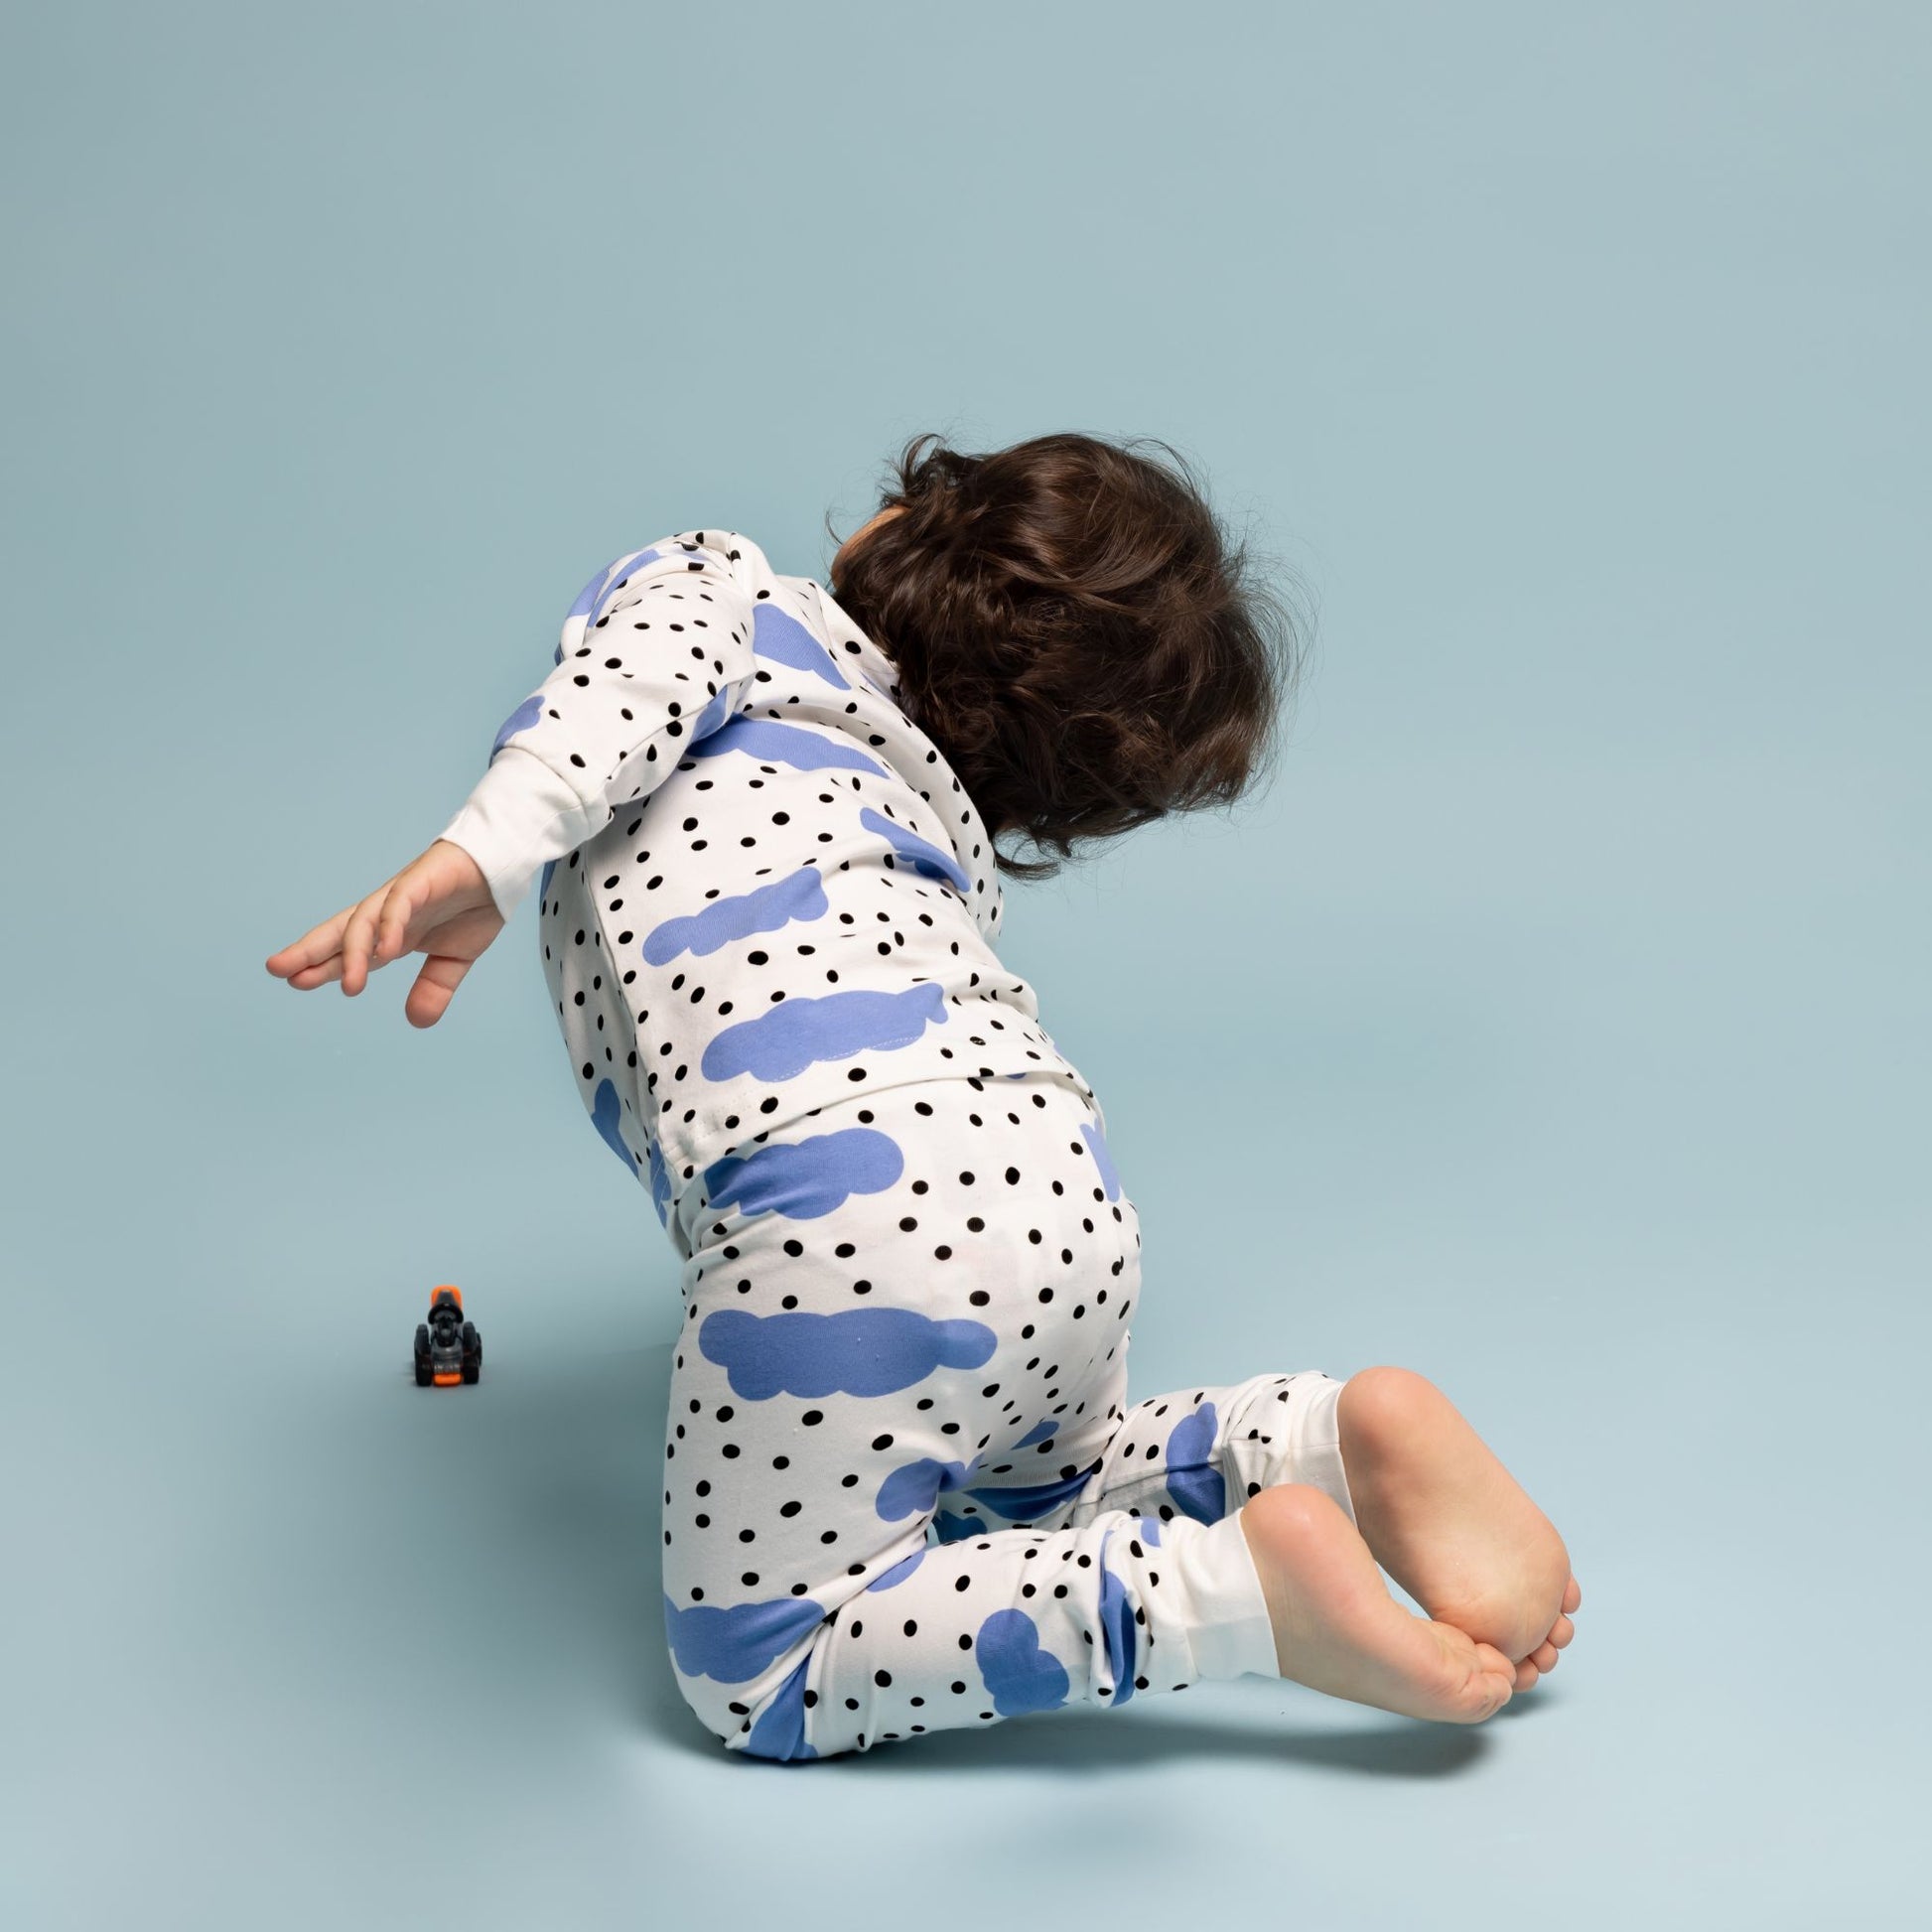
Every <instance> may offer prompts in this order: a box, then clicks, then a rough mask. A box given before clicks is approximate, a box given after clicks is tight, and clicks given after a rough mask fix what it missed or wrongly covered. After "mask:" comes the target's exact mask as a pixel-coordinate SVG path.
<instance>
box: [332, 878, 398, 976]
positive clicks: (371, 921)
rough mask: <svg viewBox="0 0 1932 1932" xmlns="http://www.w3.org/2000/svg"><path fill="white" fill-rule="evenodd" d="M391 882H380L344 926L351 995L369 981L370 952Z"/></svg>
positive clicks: (347, 971) (344, 950)
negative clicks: (388, 884)
mask: <svg viewBox="0 0 1932 1932" xmlns="http://www.w3.org/2000/svg"><path fill="white" fill-rule="evenodd" d="M387 897H389V888H388V886H386V885H384V886H378V887H377V888H376V889H375V891H374V892H372V893H371V894H370V895H369V896H368V897H367V898H365V899H364V900H363V901H362V902H361V904H360V905H358V906H357V907H356V908H355V910H354V911H353V912H351V913H350V914H349V915H348V924H347V925H345V927H344V928H343V991H344V992H345V993H346V994H347V995H348V996H349V997H350V998H351V999H352V998H353V997H354V996H355V995H356V994H357V993H359V992H361V990H362V989H363V988H364V987H365V986H367V985H368V983H369V953H370V951H371V949H372V948H373V946H374V943H375V927H376V921H377V919H378V918H379V917H380V916H381V913H382V904H383V901H384V900H385V899H386V898H387Z"/></svg>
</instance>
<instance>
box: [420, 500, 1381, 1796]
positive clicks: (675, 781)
mask: <svg viewBox="0 0 1932 1932" xmlns="http://www.w3.org/2000/svg"><path fill="white" fill-rule="evenodd" d="M896 688H897V685H896V676H895V672H894V669H893V666H892V664H891V662H890V660H889V659H887V658H886V657H885V656H884V654H883V653H882V652H881V651H880V650H879V649H878V648H877V646H876V645H874V644H873V643H872V641H871V640H870V639H868V638H866V637H865V636H864V635H863V634H862V633H861V632H859V631H858V629H857V627H856V626H854V625H853V624H852V623H851V621H850V620H849V619H847V618H846V617H845V615H844V613H843V612H841V611H840V610H839V608H838V606H837V604H836V603H835V602H834V600H833V599H832V598H831V597H830V595H829V594H828V593H827V592H825V591H823V590H822V589H821V588H820V587H819V586H818V585H817V584H815V583H813V582H811V581H810V580H805V579H797V578H787V577H780V576H778V575H776V574H775V573H774V572H773V571H772V570H771V568H770V565H769V563H768V562H767V561H766V559H765V558H764V556H763V553H762V552H761V551H760V550H759V548H758V546H756V545H755V544H752V543H751V542H750V541H749V540H748V539H746V538H744V537H743V536H741V535H740V534H738V533H736V532H732V531H721V530H693V531H686V532H682V533H679V534H678V535H677V536H674V537H669V538H663V539H660V540H658V541H657V542H656V543H655V544H653V545H651V546H649V547H648V550H647V552H645V553H642V554H639V555H637V556H634V557H632V558H629V559H621V560H620V561H619V563H618V564H616V565H613V566H611V567H610V568H609V569H608V570H607V571H605V572H603V573H600V575H599V577H597V578H595V579H593V580H592V583H591V584H590V585H589V586H587V587H586V590H585V593H584V595H583V597H581V598H580V599H579V601H578V606H577V607H576V608H575V609H574V610H573V612H572V615H571V618H570V620H569V621H567V622H566V624H565V627H564V635H563V640H562V644H561V645H560V648H559V651H558V661H557V663H556V666H555V668H554V669H553V671H552V673H551V674H550V676H549V677H548V678H547V679H546V680H545V682H544V684H543V686H542V687H541V689H540V690H539V691H538V692H536V693H535V694H533V696H532V697H531V698H530V699H529V700H527V701H526V702H525V704H524V705H523V706H522V707H520V708H519V710H518V711H517V712H516V713H515V714H513V715H512V717H511V718H510V719H509V720H508V721H506V724H505V729H504V732H503V733H502V734H499V740H498V746H497V748H496V750H495V752H494V754H493V759H492V763H491V765H490V767H489V770H488V772H487V773H486V774H485V778H484V780H483V782H482V783H480V785H479V786H478V789H477V791H476V792H475V793H473V795H472V800H471V802H470V804H469V805H467V806H466V808H465V811H464V813H462V814H459V816H458V818H457V820H456V821H454V822H453V824H452V827H451V828H450V830H449V831H448V832H446V834H445V836H448V837H452V838H453V839H454V840H455V842H456V843H459V844H463V845H465V846H466V848H467V849H469V850H471V851H472V852H473V853H474V854H475V855H476V856H477V858H478V863H479V864H480V865H481V866H482V867H483V871H484V874H485V876H486V877H487V878H488V879H489V881H490V885H491V890H492V892H493V893H495V894H496V895H497V896H498V900H499V904H505V905H513V903H514V902H515V900H516V898H517V897H518V896H519V892H520V886H519V882H521V885H522V886H527V884H528V883H529V881H530V880H531V879H532V878H533V877H535V876H536V874H537V872H538V871H539V870H540V871H541V874H542V877H541V883H540V888H539V891H538V895H537V898H538V939H539V941H540V944H541V948H542V956H543V966H544V973H545V979H546V984H547V986H548V988H549V992H550V996H551V999H552V1002H553V1005H554V1008H555V1011H556V1014H557V1018H558V1022H559V1025H560V1028H561V1030H562V1033H563V1035H564V1040H565V1046H566V1050H567V1052H568V1055H569V1060H570V1065H571V1067H572V1069H573V1074H574V1077H575V1079H576V1080H577V1083H578V1091H579V1095H580V1097H581V1099H582V1101H583V1103H584V1106H585V1109H586V1111H587V1113H588V1114H589V1115H590V1118H591V1120H592V1122H593V1124H594V1125H595V1127H596V1129H597V1131H598V1132H599V1134H600V1135H601V1136H602V1138H603V1139H604V1141H605V1143H606V1144H607V1146H608V1147H609V1148H610V1149H611V1151H612V1152H613V1153H614V1154H615V1155H616V1156H617V1157H618V1159H619V1160H620V1161H621V1163H622V1164H623V1166H624V1168H625V1171H626V1172H627V1173H630V1174H631V1175H632V1176H633V1177H634V1178H636V1179H637V1180H638V1181H639V1182H640V1183H642V1184H643V1185H644V1186H645V1187H646V1188H647V1189H648V1195H649V1198H650V1200H651V1202H652V1205H653V1206H654V1208H655V1210H656V1213H657V1215H658V1217H659V1219H660V1221H661V1222H662V1223H663V1225H664V1227H665V1229H666V1232H667V1234H668V1236H669V1238H670V1240H671V1242H672V1244H673V1247H674V1248H675V1250H676V1251H677V1253H678V1254H679V1256H680V1257H681V1259H682V1262H683V1270H682V1293H683V1300H684V1308H683V1325H682V1328H681V1332H680V1339H679V1343H678V1346H677V1350H676V1363H675V1370H674V1375H673V1383H672V1396H671V1406H670V1414H669V1416H668V1417H667V1419H666V1428H665V1439H664V1540H663V1550H662V1556H663V1588H664V1608H665V1619H666V1634H667V1637H668V1638H669V1641H670V1646H671V1651H672V1656H673V1659H674V1662H675V1664H676V1667H677V1676H678V1682H679V1685H680V1688H681V1689H682V1690H683V1692H684V1695H685V1697H686V1699H687V1700H688V1702H689V1703H690V1704H691V1706H692V1708H693V1710H694V1711H695V1712H696V1713H697V1714H698V1716H699V1717H700V1719H701V1720H702V1721H703V1722H704V1723H705V1724H706V1725H709V1726H710V1728H711V1729H712V1730H713V1731H714V1733H715V1734H716V1735H717V1736H718V1737H719V1738H720V1739H721V1740H723V1741H724V1742H725V1743H726V1744H727V1746H728V1747H730V1748H733V1749H737V1750H744V1751H748V1752H750V1753H752V1754H754V1755H759V1756H764V1757H771V1758H779V1759H784V1760H788V1761H801V1760H805V1759H809V1758H812V1757H823V1756H831V1755H837V1754H839V1753H843V1752H847V1751H854V1750H861V1751H863V1750H868V1749H871V1748H872V1747H873V1746H874V1745H876V1744H881V1743H889V1742H896V1741H898V1740H900V1739H904V1738H909V1737H912V1736H916V1735H919V1734H921V1733H923V1732H925V1731H929V1730H935V1729H941V1728H955V1727H961V1726H967V1727H971V1726H977V1725H988V1724H994V1723H998V1722H1001V1721H1003V1720H1004V1719H1006V1718H1009V1717H1014V1716H1021V1715H1028V1714H1032V1713H1038V1712H1045V1711H1050V1710H1057V1709H1061V1708H1064V1707H1066V1706H1068V1705H1073V1704H1080V1703H1086V1704H1090V1705H1099V1706H1102V1707H1106V1708H1117V1707H1118V1706H1120V1705H1122V1704H1125V1703H1127V1702H1129V1701H1131V1699H1132V1698H1133V1697H1134V1696H1135V1695H1137V1694H1140V1693H1143V1692H1148V1691H1169V1690H1175V1689H1180V1688H1184V1687H1185V1686H1186V1685H1187V1684H1189V1683H1192V1682H1195V1681H1197V1680H1198V1679H1199V1678H1201V1677H1203V1676H1214V1675H1233V1674H1239V1672H1240V1671H1242V1670H1244V1669H1259V1670H1268V1671H1272V1669H1273V1656H1272V1642H1271V1639H1270V1638H1269V1635H1268V1632H1267V1628H1266V1615H1265V1606H1263V1605H1261V1603H1260V1599H1259V1587H1258V1585H1257V1583H1256V1581H1255V1578H1254V1574H1253V1569H1252V1563H1251V1562H1250V1561H1249V1560H1248V1559H1247V1557H1246V1554H1245V1545H1243V1544H1242V1542H1241V1540H1240V1532H1239V1525H1238V1523H1237V1522H1236V1521H1235V1519H1234V1515H1233V1512H1235V1511H1236V1510H1238V1508H1239V1506H1240V1504H1241V1503H1242V1502H1243V1501H1245V1499H1246V1497H1247V1495H1248V1494H1250V1493H1252V1492H1253V1488H1254V1487H1255V1486H1258V1485H1260V1484H1262V1483H1265V1482H1269V1481H1284V1480H1326V1481H1328V1482H1329V1483H1330V1485H1331V1486H1332V1485H1333V1484H1334V1483H1335V1482H1336V1481H1337V1480H1338V1477H1337V1475H1336V1471H1338V1466H1339V1465H1338V1460H1336V1461H1334V1462H1333V1467H1332V1468H1330V1467H1328V1466H1327V1465H1326V1464H1322V1463H1321V1456H1320V1453H1319V1444H1318V1440H1317V1439H1318V1433H1319V1432H1318V1426H1317V1425H1311V1424H1310V1423H1309V1422H1308V1420H1307V1419H1308V1418H1309V1417H1316V1418H1317V1419H1318V1416H1319V1414H1320V1413H1322V1410H1321V1402H1322V1391H1324V1390H1326V1391H1330V1392H1331V1391H1332V1390H1333V1388H1334V1387H1335V1386H1336V1385H1335V1384H1333V1383H1332V1382H1330V1381H1329V1379H1328V1378H1326V1377H1323V1376H1319V1375H1314V1374H1308V1375H1303V1376H1258V1377H1255V1378H1252V1379H1251V1380H1250V1381H1249V1382H1246V1383H1241V1384H1238V1385H1234V1386H1233V1387H1231V1388H1209V1389H1199V1390H1193V1391H1187V1392H1182V1393H1180V1394H1177V1395H1172V1396H1164V1397H1158V1398H1155V1399H1154V1400H1153V1401H1151V1402H1146V1403H1140V1404H1135V1405H1131V1406H1130V1405H1128V1403H1127V1401H1126V1373H1127V1368H1126V1361H1127V1348H1128V1338H1129V1327H1130V1322H1131V1319H1132V1315H1133V1312H1134V1309H1135V1305H1136V1301H1137V1297H1138V1294H1139V1283H1140V1245H1141V1244H1140V1229H1139V1222H1138V1218H1137V1216H1136V1214H1135V1211H1134V1204H1133V1202H1132V1200H1131V1198H1130V1197H1129V1196H1128V1194H1127V1193H1126V1192H1125V1190H1124V1189H1123V1187H1122V1185H1121V1181H1120V1177H1119V1174H1118V1173H1117V1172H1116V1171H1115V1168H1114V1165H1113V1161H1112V1159H1111V1156H1110V1154H1109V1152H1108V1149H1107V1144H1106V1135H1105V1121H1104V1117H1103V1116H1102V1114H1101V1111H1100V1109H1099V1106H1098V1103H1097V1101H1096V1100H1095V1098H1094V1095H1093V1092H1092V1089H1091V1088H1090V1087H1089V1086H1088V1085H1087V1083H1086V1082H1085V1080H1084V1079H1083V1078H1082V1077H1081V1076H1080V1074H1079V1072H1078V1071H1077V1069H1075V1068H1074V1067H1073V1066H1072V1065H1071V1064H1070V1063H1069V1062H1068V1061H1067V1060H1066V1059H1065V1058H1064V1057H1063V1056H1062V1055H1061V1054H1060V1052H1059V1051H1058V1049H1057V1047H1056V1046H1055V1045H1054V1043H1053V1041H1052V1039H1051V1038H1050V1036H1049V1035H1047V1033H1046V1032H1045V1030H1044V1029H1043V1028H1042V1027H1041V1026H1040V1024H1039V1019H1038V1008H1037V1004H1036V1002H1035V997H1034V994H1033V990H1032V988H1031V987H1030V986H1029V985H1028V984H1027V982H1026V981H1025V980H1024V979H1022V978H1020V977H1019V976H1018V975H1015V974H1012V973H1009V972H1008V971H1006V969H1005V968H1004V967H1003V966H1002V965H1001V963H1000V961H999V959H998V957H997V955H996V953H995V951H994V950H993V944H994V941H995V939H996V938H997V936H998V933H999V929H1000V925H1001V921H1002V913H1003V907H1002V902H1001V897H1000V892H999V886H998V876H997V874H996V872H995V870H994V867H993V864H992V856H993V855H992V848H991V841H990V840H989V839H988V837H987V835H986V829H985V826H984V823H983V822H982V820H981V819H980V817H979V814H978V812H977V811H976V809H975V807H974V805H973V803H972V800H971V799H970V798H969V797H968V796H967V795H966V793H965V792H964V790H963V789H962V787H961V786H960V784H959V781H958V779H957V777H956V776H955V775H954V774H953V772H952V771H951V770H950V768H949V767H948V766H947V765H946V763H945V761H944V759H942V758H941V757H940V755H939V753H938V751H937V749H936V748H935V747H934V746H933V745H932V743H931V742H930V740H928V739H927V738H926V737H925V735H924V734H923V733H921V732H920V731H918V729H917V728H916V727H915V726H914V725H913V724H912V723H911V722H910V721H909V720H908V719H907V718H906V717H905V716H904V714H903V713H901V712H900V711H899V709H898V707H897V704H896V702H895V699H894V694H895V691H896ZM1298 1416H1299V1417H1301V1418H1303V1420H1302V1421H1301V1422H1298V1423H1294V1424H1293V1426H1291V1422H1292V1419H1293V1418H1295V1417H1298ZM1311 1428H1313V1429H1314V1431H1315V1434H1314V1435H1313V1436H1311ZM1311 1442H1314V1443H1315V1445H1316V1447H1315V1449H1312V1450H1311V1449H1310V1448H1309V1445H1310V1443H1311ZM1331 1459H1332V1458H1331ZM1317 1464H1319V1465H1320V1466H1317ZM1297 1469H1299V1470H1300V1471H1301V1472H1300V1473H1299V1474H1297V1473H1292V1471H1295V1470H1297ZM1343 1494H1345V1490H1344V1491H1343ZM1257 1616H1259V1619H1260V1621H1259V1626H1258V1627H1257Z"/></svg>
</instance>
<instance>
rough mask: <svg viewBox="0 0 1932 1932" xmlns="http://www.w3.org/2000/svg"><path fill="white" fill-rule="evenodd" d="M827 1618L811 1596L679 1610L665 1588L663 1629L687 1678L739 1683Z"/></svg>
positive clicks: (672, 1653)
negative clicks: (712, 1678)
mask: <svg viewBox="0 0 1932 1932" xmlns="http://www.w3.org/2000/svg"><path fill="white" fill-rule="evenodd" d="M824 1621H825V1612H824V1610H823V1609H822V1608H821V1607H820V1606H819V1605H818V1604H817V1603H815V1602H813V1600H812V1599H811V1598H810V1597H809V1596H774V1597H772V1598H770V1599H769V1600H768V1601H766V1602H763V1603H734V1604H732V1605H731V1606H730V1607H729V1608H727V1607H725V1606H723V1605H720V1604H716V1603H690V1604H687V1605H686V1606H685V1607H684V1608H682V1609H680V1608H679V1607H678V1606H677V1604H676V1603H674V1602H673V1601H672V1600H671V1596H670V1592H669V1591H668V1590H667V1591H666V1592H665V1593H664V1633H665V1635H666V1636H667V1637H668V1638H669V1640H670V1645H671V1655H672V1656H673V1657H674V1658H675V1659H676V1660H677V1667H678V1669H679V1670H681V1671H682V1672H683V1673H684V1674H685V1676H686V1677H715V1678H716V1679H717V1680H718V1681H719V1683H721V1684H743V1683H744V1682H745V1681H746V1680H747V1679H748V1678H753V1677H756V1676H757V1675H758V1674H759V1671H761V1670H763V1669H765V1668H766V1667H767V1666H768V1665H770V1664H771V1663H773V1662H774V1661H775V1660H776V1659H778V1658H779V1657H782V1656H783V1655H784V1653H785V1652H786V1651H787V1650H789V1649H790V1648H791V1646H792V1645H793V1644H795V1643H796V1642H797V1641H798V1639H799V1638H800V1637H802V1636H804V1635H805V1634H806V1632H807V1631H810V1630H815V1629H817V1628H818V1626H819V1625H820V1624H821V1623H823V1622H824Z"/></svg>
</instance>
